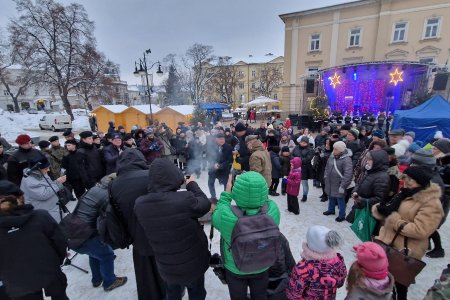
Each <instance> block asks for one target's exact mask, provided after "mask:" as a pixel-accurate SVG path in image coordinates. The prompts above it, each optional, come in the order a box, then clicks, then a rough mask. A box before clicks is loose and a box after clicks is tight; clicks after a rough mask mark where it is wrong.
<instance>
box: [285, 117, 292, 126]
mask: <svg viewBox="0 0 450 300" xmlns="http://www.w3.org/2000/svg"><path fill="white" fill-rule="evenodd" d="M284 127H285V128H291V120H290V119H287V120H286V122H284Z"/></svg>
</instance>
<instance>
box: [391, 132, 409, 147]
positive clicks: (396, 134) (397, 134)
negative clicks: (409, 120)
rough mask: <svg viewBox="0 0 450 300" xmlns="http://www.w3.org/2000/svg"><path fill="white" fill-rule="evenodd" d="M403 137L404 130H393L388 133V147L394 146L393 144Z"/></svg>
mask: <svg viewBox="0 0 450 300" xmlns="http://www.w3.org/2000/svg"><path fill="white" fill-rule="evenodd" d="M404 135H405V130H403V129H393V130H391V131H389V140H388V145H389V146H391V147H392V146H394V145H395V144H397V143H398V142H400V140H401V139H402V138H403V136H404Z"/></svg>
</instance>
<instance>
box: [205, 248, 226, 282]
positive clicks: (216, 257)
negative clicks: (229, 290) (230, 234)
mask: <svg viewBox="0 0 450 300" xmlns="http://www.w3.org/2000/svg"><path fill="white" fill-rule="evenodd" d="M209 266H210V267H211V268H212V269H213V272H214V274H215V275H216V276H217V278H219V280H220V281H221V282H222V283H223V284H227V281H226V278H225V267H224V266H223V261H222V257H221V256H220V254H219V253H214V254H213V255H211V257H210V259H209Z"/></svg>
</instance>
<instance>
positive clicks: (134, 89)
mask: <svg viewBox="0 0 450 300" xmlns="http://www.w3.org/2000/svg"><path fill="white" fill-rule="evenodd" d="M128 90H129V91H130V92H140V90H139V87H138V86H137V85H129V86H128Z"/></svg>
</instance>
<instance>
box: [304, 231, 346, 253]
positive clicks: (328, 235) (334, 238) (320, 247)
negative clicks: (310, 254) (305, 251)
mask: <svg viewBox="0 0 450 300" xmlns="http://www.w3.org/2000/svg"><path fill="white" fill-rule="evenodd" d="M341 243H342V239H341V236H340V235H339V234H338V233H337V232H336V231H333V230H330V229H329V228H327V227H325V226H322V225H314V226H311V227H309V228H308V232H307V233H306V244H307V245H308V248H309V249H310V250H312V251H314V252H316V253H327V252H330V251H333V248H336V247H339V245H340V244H341Z"/></svg>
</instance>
